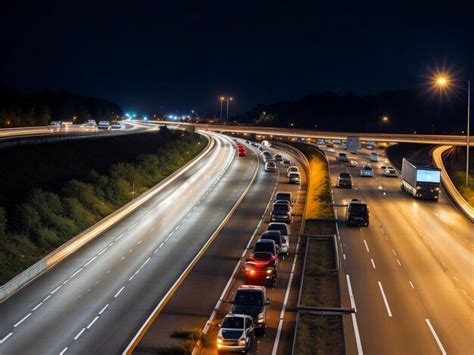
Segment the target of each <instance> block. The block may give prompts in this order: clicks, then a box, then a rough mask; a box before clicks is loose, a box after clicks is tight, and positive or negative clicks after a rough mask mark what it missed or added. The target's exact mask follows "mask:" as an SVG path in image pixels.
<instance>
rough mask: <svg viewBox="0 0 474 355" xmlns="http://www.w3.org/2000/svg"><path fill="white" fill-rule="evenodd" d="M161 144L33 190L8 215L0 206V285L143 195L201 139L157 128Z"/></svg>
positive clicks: (192, 151)
mask: <svg viewBox="0 0 474 355" xmlns="http://www.w3.org/2000/svg"><path fill="white" fill-rule="evenodd" d="M162 131H163V132H161V133H160V136H161V137H160V139H161V140H162V142H163V145H162V146H161V147H160V148H159V149H158V150H157V151H156V153H153V154H142V155H139V156H138V158H137V159H136V160H135V161H134V162H118V163H115V164H113V165H112V166H111V167H110V168H109V169H108V171H107V173H105V174H99V173H97V172H96V171H95V170H91V171H89V173H88V174H87V176H86V178H84V179H81V180H76V179H73V180H70V181H68V182H67V183H65V184H63V185H62V186H58V187H57V189H55V190H54V191H47V190H44V189H39V188H34V189H32V190H31V191H30V192H29V194H28V195H27V197H26V199H25V200H23V201H22V202H20V203H19V204H17V205H16V206H14V208H13V209H12V210H11V211H10V210H9V211H8V213H7V211H6V209H4V208H2V207H0V284H4V283H5V282H6V281H8V280H9V279H11V278H12V277H14V276H15V275H16V274H18V273H20V272H21V271H23V270H25V269H26V268H28V267H29V266H30V265H32V264H34V263H35V262H36V261H38V260H39V259H41V258H42V257H43V256H45V255H47V254H48V253H49V252H51V251H52V250H54V249H56V248H57V247H58V246H60V245H61V244H63V243H65V242H67V241H68V240H69V239H71V238H72V237H74V236H75V235H77V234H79V233H80V232H82V231H83V230H85V229H87V228H88V227H90V226H92V225H93V224H95V223H96V222H98V221H99V220H101V219H102V218H104V217H105V216H107V215H108V214H110V213H112V212H113V211H115V210H116V209H118V208H120V207H121V206H123V205H124V204H126V203H127V202H129V201H130V200H132V199H133V198H134V197H136V196H138V195H140V194H141V193H143V192H145V191H146V190H148V189H149V188H151V187H152V186H154V185H156V184H157V183H159V182H160V181H161V180H163V179H164V178H166V177H167V176H169V175H170V174H172V173H173V172H174V171H176V170H177V169H179V168H180V167H181V166H183V165H184V164H186V163H187V162H188V161H190V160H191V159H192V158H193V157H195V156H196V155H197V154H198V153H199V152H201V151H202V150H203V149H204V148H205V146H206V140H205V138H203V137H201V136H199V135H194V134H189V133H182V132H179V133H178V132H176V133H174V132H171V131H168V130H167V129H164V130H162Z"/></svg>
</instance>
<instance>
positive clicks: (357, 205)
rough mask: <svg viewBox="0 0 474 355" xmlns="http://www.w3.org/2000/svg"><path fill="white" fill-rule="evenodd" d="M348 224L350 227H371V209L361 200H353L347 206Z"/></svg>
mask: <svg viewBox="0 0 474 355" xmlns="http://www.w3.org/2000/svg"><path fill="white" fill-rule="evenodd" d="M346 222H347V224H348V225H355V226H369V207H368V206H367V205H366V204H365V203H362V202H361V201H360V200H357V199H353V200H351V202H350V203H349V205H348V206H347V213H346Z"/></svg>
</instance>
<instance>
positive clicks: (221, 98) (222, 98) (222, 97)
mask: <svg viewBox="0 0 474 355" xmlns="http://www.w3.org/2000/svg"><path fill="white" fill-rule="evenodd" d="M224 99H225V97H224V96H221V97H220V98H219V100H220V101H221V115H220V116H219V118H220V120H221V121H222V103H223V102H224Z"/></svg>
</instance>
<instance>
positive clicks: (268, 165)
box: [265, 161, 278, 172]
mask: <svg viewBox="0 0 474 355" xmlns="http://www.w3.org/2000/svg"><path fill="white" fill-rule="evenodd" d="M265 171H270V172H276V171H278V167H277V165H276V164H275V162H273V161H267V162H266V163H265Z"/></svg>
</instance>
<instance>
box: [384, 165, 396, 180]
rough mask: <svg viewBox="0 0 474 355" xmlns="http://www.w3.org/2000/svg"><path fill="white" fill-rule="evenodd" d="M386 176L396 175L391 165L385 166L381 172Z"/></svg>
mask: <svg viewBox="0 0 474 355" xmlns="http://www.w3.org/2000/svg"><path fill="white" fill-rule="evenodd" d="M383 174H384V176H386V177H397V171H396V170H395V169H394V168H392V167H391V166H387V167H386V168H385V170H384V172H383Z"/></svg>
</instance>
